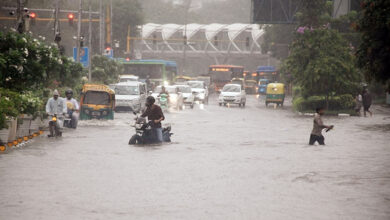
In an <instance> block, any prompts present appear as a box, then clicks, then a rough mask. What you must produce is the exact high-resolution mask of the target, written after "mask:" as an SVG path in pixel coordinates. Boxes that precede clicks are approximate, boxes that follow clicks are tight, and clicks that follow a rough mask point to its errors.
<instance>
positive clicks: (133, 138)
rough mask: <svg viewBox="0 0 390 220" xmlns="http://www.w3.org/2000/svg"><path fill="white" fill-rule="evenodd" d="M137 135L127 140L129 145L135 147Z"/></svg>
mask: <svg viewBox="0 0 390 220" xmlns="http://www.w3.org/2000/svg"><path fill="white" fill-rule="evenodd" d="M137 139H138V138H137V135H133V136H132V137H131V138H130V140H129V145H136V144H137Z"/></svg>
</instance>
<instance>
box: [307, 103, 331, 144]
mask: <svg viewBox="0 0 390 220" xmlns="http://www.w3.org/2000/svg"><path fill="white" fill-rule="evenodd" d="M324 113H325V109H324V108H323V107H318V108H316V114H315V115H314V120H313V130H312V131H311V134H310V140H309V145H314V143H315V142H318V144H319V145H325V138H324V136H323V135H322V130H323V129H324V128H326V129H327V131H329V130H330V129H332V128H333V127H334V126H333V125H324V123H323V122H322V118H321V116H322V115H324Z"/></svg>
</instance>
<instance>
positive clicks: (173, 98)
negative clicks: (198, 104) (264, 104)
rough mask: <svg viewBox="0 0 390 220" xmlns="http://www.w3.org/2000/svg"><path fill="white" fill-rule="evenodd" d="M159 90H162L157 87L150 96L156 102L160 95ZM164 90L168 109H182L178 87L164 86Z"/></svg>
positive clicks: (182, 102) (181, 97)
mask: <svg viewBox="0 0 390 220" xmlns="http://www.w3.org/2000/svg"><path fill="white" fill-rule="evenodd" d="M161 90H162V86H157V87H156V88H155V89H154V91H153V93H152V94H151V95H152V96H153V97H154V98H155V99H156V100H158V96H159V95H160V93H161ZM165 90H166V91H167V92H168V94H169V98H168V99H169V100H168V101H169V103H168V105H169V108H175V109H178V110H181V109H183V106H184V100H183V94H182V93H181V92H180V91H179V88H178V85H173V86H165Z"/></svg>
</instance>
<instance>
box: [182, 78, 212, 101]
mask: <svg viewBox="0 0 390 220" xmlns="http://www.w3.org/2000/svg"><path fill="white" fill-rule="evenodd" d="M187 84H188V85H189V86H190V87H191V91H192V92H193V93H194V95H195V101H201V102H202V103H206V104H208V103H209V90H208V89H207V86H206V84H205V82H203V81H188V82H187Z"/></svg>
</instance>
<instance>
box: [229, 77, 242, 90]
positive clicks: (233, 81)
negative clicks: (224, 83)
mask: <svg viewBox="0 0 390 220" xmlns="http://www.w3.org/2000/svg"><path fill="white" fill-rule="evenodd" d="M230 83H231V84H237V85H240V86H241V87H242V88H244V86H245V84H244V78H233V79H232V81H231V82H230Z"/></svg>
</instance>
